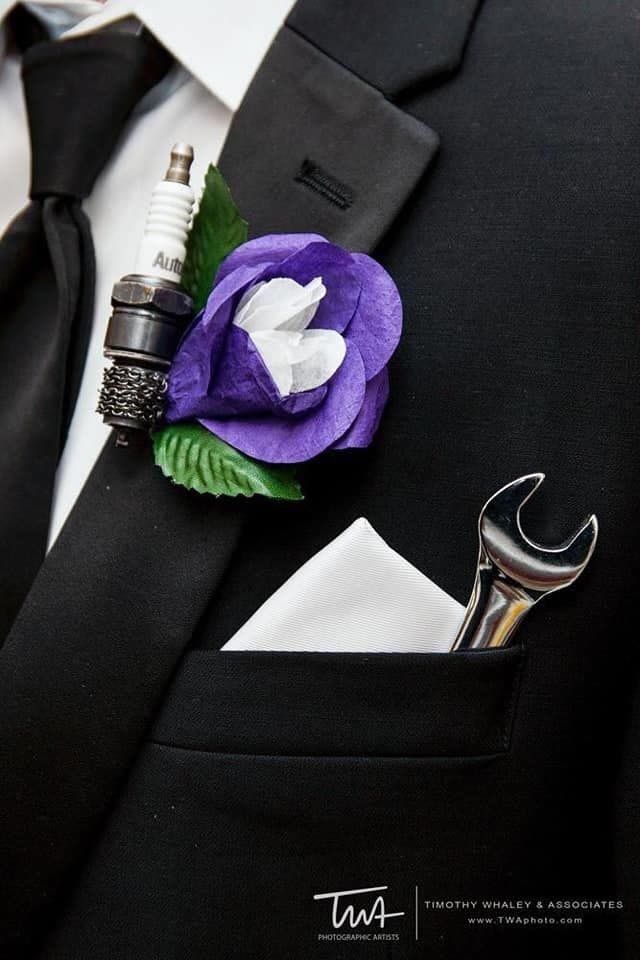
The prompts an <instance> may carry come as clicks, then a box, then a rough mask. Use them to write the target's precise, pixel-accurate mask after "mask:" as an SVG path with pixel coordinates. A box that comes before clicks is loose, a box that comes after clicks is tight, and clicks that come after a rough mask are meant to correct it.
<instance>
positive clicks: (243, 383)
mask: <svg viewBox="0 0 640 960" xmlns="http://www.w3.org/2000/svg"><path fill="white" fill-rule="evenodd" d="M327 389H328V388H327V386H326V384H323V385H322V386H320V387H316V389H315V390H306V391H304V392H303V393H296V394H291V395H290V396H288V397H283V396H281V394H280V391H279V390H278V388H277V386H276V384H275V383H274V381H273V379H272V377H271V374H270V373H269V371H268V369H267V367H266V366H265V364H264V361H263V359H262V357H261V356H260V353H259V351H258V350H257V348H256V346H255V344H254V343H253V342H252V340H251V337H250V336H249V334H248V333H247V331H246V330H242V329H241V328H240V327H236V326H233V325H232V326H231V327H230V328H229V333H228V336H227V338H226V340H225V345H224V355H223V356H222V357H221V360H220V363H219V364H218V367H217V370H216V375H215V377H214V378H213V379H212V382H211V385H210V387H209V391H208V395H207V396H204V397H202V398H201V400H198V401H197V402H196V403H195V404H194V407H193V409H192V410H191V411H190V414H189V416H190V417H224V418H232V417H239V416H251V415H255V414H262V413H271V414H273V415H274V416H289V417H295V416H300V415H301V414H303V413H306V412H307V411H309V410H310V409H312V408H313V407H316V406H317V405H318V404H319V403H321V402H322V401H323V400H324V398H325V395H326V393H327Z"/></svg>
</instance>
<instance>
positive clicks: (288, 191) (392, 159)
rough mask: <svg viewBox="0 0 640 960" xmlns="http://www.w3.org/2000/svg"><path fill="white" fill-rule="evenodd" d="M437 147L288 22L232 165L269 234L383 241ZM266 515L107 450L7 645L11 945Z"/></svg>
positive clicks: (116, 777)
mask: <svg viewBox="0 0 640 960" xmlns="http://www.w3.org/2000/svg"><path fill="white" fill-rule="evenodd" d="M381 144H384V149H381ZM436 144H437V138H436V136H435V134H433V132H432V131H430V130H428V129H427V128H426V127H424V126H423V125H421V124H419V123H418V122H417V121H414V120H413V119H411V118H410V117H408V116H407V115H406V114H404V113H403V112H402V111H401V110H399V109H398V108H396V107H394V106H392V105H391V104H390V103H389V102H388V101H386V100H385V99H384V98H383V96H382V95H381V94H380V93H379V92H378V91H377V90H375V89H374V88H372V87H370V86H368V85H367V84H366V83H364V82H363V81H361V80H359V79H357V78H356V77H355V76H353V75H352V74H351V73H349V72H348V71H347V70H345V69H344V68H342V67H339V66H338V65H337V64H336V63H335V62H334V61H332V60H330V59H329V58H328V57H326V56H325V55H324V54H322V53H320V52H319V51H318V50H316V49H315V48H314V47H313V46H312V45H311V44H310V43H308V42H307V41H306V40H303V39H302V38H300V37H299V36H297V35H295V34H294V33H293V32H291V31H290V30H288V29H287V28H285V29H284V30H283V31H282V32H281V34H280V35H279V37H278V38H277V39H276V42H275V43H274V45H273V48H272V50H271V51H270V53H269V54H268V55H267V58H266V60H265V61H264V63H263V65H262V67H261V69H260V71H259V73H258V75H257V76H256V79H255V80H254V82H253V84H252V86H251V89H250V90H249V92H248V94H247V97H246V100H245V103H244V104H243V106H242V107H241V109H240V110H239V112H238V114H237V115H236V117H235V119H234V122H233V126H232V129H231V131H230V134H229V138H228V141H227V144H226V146H225V149H224V152H223V156H222V158H221V166H222V168H223V170H224V172H225V174H226V176H227V177H228V179H229V181H230V183H231V186H232V190H233V192H234V193H235V196H236V199H237V202H238V204H239V206H240V209H241V210H242V212H243V214H244V215H245V216H246V217H247V219H248V220H249V221H250V223H251V225H252V231H253V233H254V234H256V233H264V232H279V231H291V230H293V231H295V230H304V231H317V232H320V233H324V234H325V235H326V236H328V237H329V238H330V239H332V240H334V241H336V242H338V243H342V244H344V245H346V246H349V247H351V248H354V249H360V250H366V249H370V248H371V247H372V246H373V245H374V244H375V243H376V242H377V240H378V239H379V238H380V236H381V234H382V233H383V232H384V230H385V229H386V228H387V226H388V225H389V223H390V222H391V221H392V219H393V217H394V216H395V214H396V213H397V211H398V209H399V207H400V205H401V204H402V203H403V202H404V200H405V199H406V197H407V196H408V194H409V192H410V191H411V189H412V188H413V186H414V184H415V182H416V180H417V179H418V177H419V176H420V175H421V173H422V172H423V171H424V169H425V168H426V166H427V164H428V163H429V161H430V159H431V158H432V156H433V154H434V152H435V149H436ZM249 509H251V507H250V504H247V503H246V502H235V501H217V500H215V499H214V498H212V497H206V496H199V495H197V494H193V493H188V492H186V491H184V490H182V489H180V488H178V487H175V486H172V485H171V484H170V483H169V482H168V481H167V480H165V479H164V478H163V477H162V475H161V474H160V472H159V471H158V470H157V469H156V468H155V467H154V466H153V463H152V458H151V452H150V449H149V444H148V441H146V440H143V439H141V441H140V442H139V443H135V444H132V445H131V446H130V447H129V448H128V449H118V448H115V447H114V446H113V444H112V443H111V442H110V443H109V444H107V446H106V448H105V450H104V452H103V454H102V456H101V458H100V460H99V462H98V464H97V465H96V467H95V469H94V471H93V473H92V475H91V476H90V478H89V480H88V481H87V484H86V486H85V488H84V490H83V492H82V494H81V496H80V498H79V500H78V503H77V504H76V506H75V508H74V510H73V512H72V514H71V516H70V518H69V520H68V522H67V524H66V526H65V528H64V530H63V532H62V533H61V535H60V537H59V539H58V542H57V543H56V545H55V546H54V548H53V550H52V551H51V552H50V554H49V556H48V558H47V560H46V562H45V564H44V565H43V567H42V569H41V571H40V573H39V575H38V577H37V579H36V581H35V583H34V586H33V588H32V590H31V593H30V595H29V597H28V598H27V601H26V603H25V605H24V607H23V609H22V611H21V613H20V615H19V617H18V619H17V621H16V622H15V624H14V626H13V629H12V631H11V633H10V635H9V637H8V639H7V641H6V643H5V644H4V646H3V648H2V650H1V651H0V764H1V767H2V770H3V776H2V778H0V807H1V810H0V813H1V816H0V821H1V822H2V834H3V836H2V840H3V845H4V847H5V859H4V861H3V864H4V870H3V873H4V876H6V877H8V878H9V887H10V888H9V889H8V890H7V891H6V892H5V893H4V894H3V896H2V897H0V930H2V931H4V932H5V933H6V932H7V931H10V933H9V942H8V943H6V944H5V952H4V955H5V956H9V955H11V952H10V951H12V950H16V951H17V950H18V946H17V945H18V944H21V945H22V946H21V947H20V949H22V947H23V946H24V944H25V943H26V942H28V941H30V940H31V939H33V938H34V937H37V936H38V932H39V929H41V928H42V925H43V923H44V922H45V920H46V918H47V913H48V911H49V910H50V909H51V908H52V906H53V905H54V904H55V902H56V901H57V899H58V897H59V895H60V893H61V890H63V888H64V882H65V881H67V882H68V881H70V880H72V878H73V875H74V872H75V870H76V869H77V867H78V866H79V865H80V864H81V863H82V861H83V858H84V855H85V854H86V851H87V849H88V846H89V844H90V841H91V838H92V836H93V835H94V834H95V831H96V830H97V829H98V827H99V824H100V822H101V820H102V819H103V818H104V816H105V815H106V812H107V811H108V809H109V805H110V804H111V802H112V801H113V798H114V795H115V794H116V792H117V790H118V787H119V786H120V784H121V783H122V781H123V778H124V777H125V776H126V774H127V771H128V769H129V768H130V766H131V763H132V762H133V760H134V757H135V754H136V751H137V749H138V747H139V745H140V742H141V740H142V738H143V737H144V734H145V731H146V729H147V728H148V725H149V723H150V721H151V719H152V718H153V716H154V713H155V711H156V710H157V707H158V704H159V703H160V701H161V699H162V696H163V693H164V691H165V689H166V687H167V684H168V683H169V681H170V678H171V675H172V672H173V670H174V669H175V667H176V664H177V663H178V661H179V659H180V657H181V655H182V653H183V651H184V649H185V648H186V646H187V645H188V643H189V641H190V640H191V638H192V636H193V634H194V631H195V629H196V627H197V624H198V620H199V618H200V617H201V616H202V614H203V612H204V610H205V607H206V605H207V603H208V601H209V600H210V599H211V597H212V595H213V593H214V592H215V590H216V589H217V587H218V585H219V583H220V581H221V579H222V577H223V575H224V572H225V569H226V567H227V564H228V563H229V561H230V558H231V556H232V553H233V550H234V547H235V545H236V543H237V541H238V539H239V537H240V534H241V530H242V525H243V520H244V518H245V516H246V514H247V511H248V510H249ZM283 509H287V510H290V509H295V507H283Z"/></svg>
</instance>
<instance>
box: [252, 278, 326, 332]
mask: <svg viewBox="0 0 640 960" xmlns="http://www.w3.org/2000/svg"><path fill="white" fill-rule="evenodd" d="M326 292H327V290H326V287H325V285H324V284H323V282H322V277H315V279H313V280H311V281H310V282H309V283H307V284H306V285H305V286H302V284H300V283H297V282H296V281H295V280H291V279H290V278H289V277H276V278H275V279H274V280H268V281H267V282H262V283H256V284H254V286H253V287H249V289H248V290H247V291H246V292H245V294H244V296H243V297H242V299H241V300H240V303H239V304H238V307H237V309H236V312H235V316H234V318H233V322H234V323H235V324H236V326H238V327H242V329H243V330H246V331H247V333H254V332H256V331H258V330H296V331H300V330H305V329H306V328H307V327H308V326H309V324H310V323H311V321H312V320H313V318H314V316H315V314H316V311H317V309H318V304H319V303H320V301H321V300H322V298H323V297H324V295H325V294H326Z"/></svg>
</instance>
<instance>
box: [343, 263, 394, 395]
mask: <svg viewBox="0 0 640 960" xmlns="http://www.w3.org/2000/svg"><path fill="white" fill-rule="evenodd" d="M351 256H352V258H353V260H354V261H355V263H356V264H357V266H358V270H359V273H360V281H361V284H362V294H361V296H360V302H359V304H358V309H357V311H356V313H355V316H354V318H353V320H352V321H351V324H350V325H349V329H348V330H347V334H346V335H347V337H348V339H349V340H352V341H353V342H354V343H355V344H356V346H357V347H358V350H359V351H360V353H361V354H362V359H363V361H364V369H365V371H366V374H367V380H370V379H371V378H372V377H374V376H375V375H376V374H377V373H379V372H380V370H382V368H383V367H386V365H387V363H388V362H389V358H390V357H391V355H392V353H393V352H394V350H395V349H396V347H397V346H398V341H399V340H400V334H401V333H402V302H401V300H400V294H399V293H398V288H397V287H396V285H395V283H394V282H393V280H392V279H391V277H390V276H389V274H388V273H387V271H386V270H385V269H384V267H381V266H380V264H379V263H376V261H375V260H372V259H371V257H368V256H367V255H366V254H364V253H353V254H351Z"/></svg>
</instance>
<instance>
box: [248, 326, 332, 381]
mask: <svg viewBox="0 0 640 960" xmlns="http://www.w3.org/2000/svg"><path fill="white" fill-rule="evenodd" d="M249 336H250V337H251V340H252V341H253V343H254V344H255V347H256V350H257V351H258V353H259V354H260V356H261V358H262V362H263V363H264V365H265V367H266V368H267V370H268V371H269V374H270V376H271V379H272V380H273V382H274V383H275V385H276V386H277V388H278V391H279V392H280V394H281V396H283V397H288V396H289V395H290V394H292V393H303V392H304V391H305V390H313V389H314V387H319V386H321V385H322V384H323V383H326V382H327V380H329V378H330V377H332V376H333V374H334V373H335V372H336V370H337V369H338V367H339V366H340V364H341V363H342V361H343V360H344V357H345V353H346V351H347V345H346V343H345V341H344V339H343V337H341V336H340V334H339V333H336V331H335V330H305V331H304V332H302V333H299V332H297V331H293V330H257V331H256V332H255V333H250V334H249Z"/></svg>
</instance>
